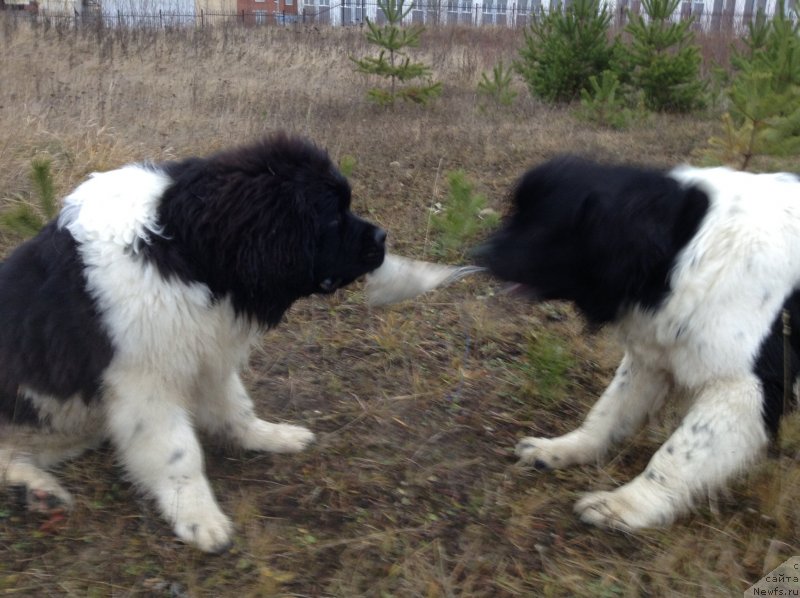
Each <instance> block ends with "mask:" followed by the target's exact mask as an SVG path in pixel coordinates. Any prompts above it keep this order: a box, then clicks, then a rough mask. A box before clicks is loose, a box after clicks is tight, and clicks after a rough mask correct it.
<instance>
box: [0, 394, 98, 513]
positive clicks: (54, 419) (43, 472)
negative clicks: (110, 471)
mask: <svg viewBox="0 0 800 598" xmlns="http://www.w3.org/2000/svg"><path fill="white" fill-rule="evenodd" d="M26 395H27V396H28V397H29V398H32V400H33V401H34V402H35V405H36V407H37V409H36V412H37V414H38V415H37V416H36V417H35V418H34V423H32V424H31V425H17V424H10V423H2V424H0V485H3V486H10V487H14V488H17V489H18V490H19V492H20V495H21V497H22V499H23V501H24V502H25V505H26V507H27V509H28V510H29V511H33V512H40V513H53V512H55V511H64V510H67V509H69V508H71V507H72V504H73V500H72V496H71V495H70V494H69V492H67V490H65V489H64V488H63V487H62V486H61V484H60V483H59V482H58V480H56V478H55V477H54V476H53V475H52V474H51V473H49V472H48V471H47V470H48V469H50V468H52V467H55V466H56V465H58V464H59V463H61V462H63V461H66V460H68V459H73V458H75V457H77V456H79V455H80V454H81V453H83V452H84V451H86V450H88V449H90V448H92V447H95V446H97V445H99V444H100V442H101V440H102V428H101V425H100V418H99V417H95V415H94V413H93V412H92V410H90V409H88V408H87V406H86V404H85V403H84V402H83V400H82V399H80V398H79V397H74V398H71V399H69V400H64V401H62V400H58V399H52V398H49V397H44V396H38V395H35V394H34V393H32V392H30V391H26ZM37 418H41V421H35V420H36V419H37Z"/></svg>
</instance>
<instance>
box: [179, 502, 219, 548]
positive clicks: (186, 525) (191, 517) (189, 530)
mask: <svg viewBox="0 0 800 598" xmlns="http://www.w3.org/2000/svg"><path fill="white" fill-rule="evenodd" d="M174 530H175V535H176V536H178V538H180V539H181V540H183V541H184V542H186V543H187V544H193V545H194V546H197V548H199V549H200V550H202V551H203V552H210V553H214V554H219V553H221V552H225V551H226V550H227V549H228V548H230V546H231V543H232V539H231V536H232V534H233V525H232V524H231V521H230V519H228V518H227V517H226V516H225V515H224V514H223V513H222V511H220V510H219V509H210V508H209V509H205V510H200V509H196V510H184V511H183V512H182V513H180V515H179V517H178V520H177V521H176V522H175V527H174Z"/></svg>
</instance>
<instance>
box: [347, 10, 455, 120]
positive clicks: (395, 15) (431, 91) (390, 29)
mask: <svg viewBox="0 0 800 598" xmlns="http://www.w3.org/2000/svg"><path fill="white" fill-rule="evenodd" d="M412 6H413V5H411V4H409V6H408V7H407V8H406V7H405V0H378V9H379V10H381V11H383V14H384V15H385V16H386V24H385V25H383V26H382V27H379V26H378V25H376V24H375V23H373V22H372V21H370V20H369V19H366V21H367V41H368V42H369V43H371V44H374V45H376V46H378V47H379V48H380V51H379V53H378V56H377V57H376V56H367V57H365V58H361V59H358V60H357V59H355V58H352V57H351V60H352V61H353V62H355V63H356V65H357V69H356V71H357V72H359V73H363V74H365V75H377V76H379V77H383V78H385V79H388V80H389V89H381V88H379V87H375V88H372V89H370V90H369V92H368V97H369V98H370V99H371V100H372V101H373V102H375V103H377V104H379V105H381V106H394V103H395V102H396V101H397V100H398V99H402V100H405V101H410V102H414V103H416V104H427V103H428V102H429V101H430V100H432V99H433V98H436V97H438V96H439V95H440V94H441V92H442V84H441V83H434V82H433V81H432V80H431V69H430V67H428V66H426V65H424V64H422V63H421V62H411V59H410V58H409V57H408V55H407V54H406V53H405V52H404V50H406V49H407V48H416V47H417V46H419V40H420V36H421V35H422V33H423V31H425V28H424V27H422V26H413V27H407V28H404V27H402V24H403V19H404V18H405V17H406V15H408V13H409V12H410V11H411V9H412ZM418 80H423V81H424V82H421V83H417V84H414V83H412V82H413V81H418Z"/></svg>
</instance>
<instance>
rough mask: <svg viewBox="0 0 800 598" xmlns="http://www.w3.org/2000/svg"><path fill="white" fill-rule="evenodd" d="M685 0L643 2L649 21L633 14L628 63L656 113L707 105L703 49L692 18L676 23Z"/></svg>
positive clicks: (687, 109) (648, 103)
mask: <svg viewBox="0 0 800 598" xmlns="http://www.w3.org/2000/svg"><path fill="white" fill-rule="evenodd" d="M680 2H681V0H642V8H643V9H644V12H645V13H646V14H647V18H645V17H644V16H642V15H639V14H635V13H630V19H631V20H630V23H629V25H628V26H627V27H626V28H625V30H626V31H627V32H628V33H630V34H631V38H632V39H631V43H630V45H629V46H628V48H627V60H628V61H629V62H630V66H631V68H632V77H631V78H632V83H633V85H634V86H635V87H637V88H639V89H641V90H642V91H643V92H644V102H645V106H646V107H647V108H649V109H651V110H654V111H656V112H690V111H692V110H695V109H697V108H700V107H702V105H703V95H704V91H705V89H704V85H703V82H702V80H701V79H700V61H701V56H700V50H699V48H698V47H697V46H696V45H695V44H694V43H693V42H694V35H693V34H692V32H691V30H690V27H691V25H692V22H693V21H692V19H685V20H680V21H677V22H674V21H672V20H671V17H672V15H673V14H674V13H675V11H676V10H677V9H678V5H679V4H680Z"/></svg>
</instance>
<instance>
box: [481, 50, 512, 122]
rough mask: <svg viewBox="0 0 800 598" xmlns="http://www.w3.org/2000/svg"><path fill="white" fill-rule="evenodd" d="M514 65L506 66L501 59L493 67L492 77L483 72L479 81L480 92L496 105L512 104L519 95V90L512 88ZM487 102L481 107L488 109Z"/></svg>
mask: <svg viewBox="0 0 800 598" xmlns="http://www.w3.org/2000/svg"><path fill="white" fill-rule="evenodd" d="M512 72H513V68H512V67H506V66H504V65H503V61H502V60H501V61H500V62H499V63H497V64H496V65H495V66H494V68H493V69H492V76H491V78H490V77H488V76H487V75H486V73H481V80H480V81H479V82H478V93H479V94H480V95H481V96H482V97H484V98H487V99H488V100H490V101H491V102H492V103H493V104H495V106H510V105H511V104H513V103H514V98H516V97H517V92H516V91H514V90H513V89H511V80H512ZM486 107H487V106H486V104H485V103H481V109H482V110H485V109H486Z"/></svg>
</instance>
